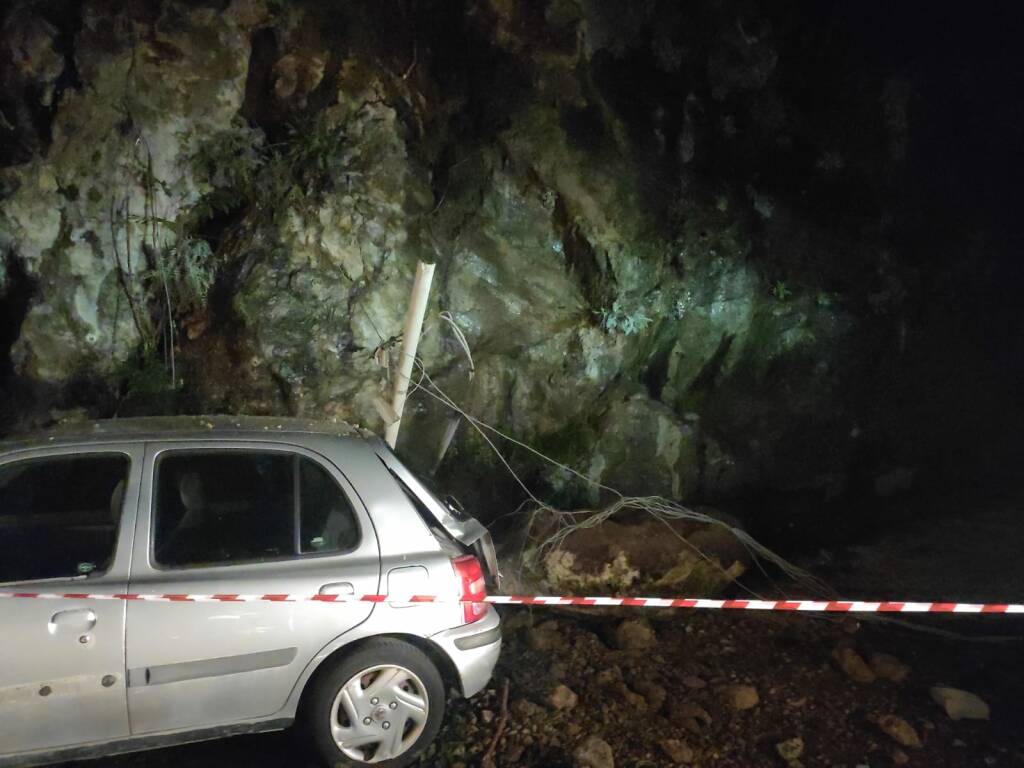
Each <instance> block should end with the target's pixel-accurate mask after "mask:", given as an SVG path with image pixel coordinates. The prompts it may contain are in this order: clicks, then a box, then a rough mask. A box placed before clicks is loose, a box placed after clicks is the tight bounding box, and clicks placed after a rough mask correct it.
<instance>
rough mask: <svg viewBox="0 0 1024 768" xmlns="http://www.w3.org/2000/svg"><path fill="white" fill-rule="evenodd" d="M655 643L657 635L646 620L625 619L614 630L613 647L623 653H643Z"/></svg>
mask: <svg viewBox="0 0 1024 768" xmlns="http://www.w3.org/2000/svg"><path fill="white" fill-rule="evenodd" d="M657 642H658V638H657V635H655V634H654V630H653V629H652V628H651V623H650V622H649V621H647V619H643V618H641V619H626V620H625V621H623V622H622V623H621V624H619V626H618V628H617V629H616V630H615V645H616V646H617V647H618V648H620V649H622V650H624V651H643V650H646V649H648V648H652V647H654V645H655V644H656V643H657Z"/></svg>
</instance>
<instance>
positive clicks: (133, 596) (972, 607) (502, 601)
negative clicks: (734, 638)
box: [0, 592, 1024, 614]
mask: <svg viewBox="0 0 1024 768" xmlns="http://www.w3.org/2000/svg"><path fill="white" fill-rule="evenodd" d="M5 598H8V599H37V600H127V601H146V602H157V603H259V602H268V603H490V604H492V605H574V606H585V607H592V606H610V607H614V606H624V607H629V608H695V609H712V610H727V611H736V610H739V611H803V612H806V613H986V614H990V613H1024V604H1019V603H938V602H930V603H912V602H872V601H864V600H709V599H703V598H689V597H674V598H673V597H555V596H546V595H487V596H486V597H481V598H478V599H476V600H463V599H461V598H459V597H456V596H451V597H445V596H440V595H404V596H396V595H288V594H267V595H236V594H218V595H192V594H164V595H160V594H138V593H128V594H115V593H112V594H90V593H85V592H0V599H5Z"/></svg>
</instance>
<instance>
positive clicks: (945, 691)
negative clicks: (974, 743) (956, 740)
mask: <svg viewBox="0 0 1024 768" xmlns="http://www.w3.org/2000/svg"><path fill="white" fill-rule="evenodd" d="M931 694H932V700H933V701H934V702H935V703H936V704H938V705H939V706H940V707H942V708H943V709H944V710H946V714H947V715H949V718H950V719H951V720H988V719H989V716H990V714H991V713H990V711H989V707H988V704H986V703H985V701H984V700H983V699H982V698H981V697H980V696H976V695H975V694H973V693H968V692H967V691H961V690H960V689H959V688H946V687H945V686H941V685H936V686H935V687H934V688H932V690H931Z"/></svg>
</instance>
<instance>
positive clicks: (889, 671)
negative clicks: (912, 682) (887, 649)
mask: <svg viewBox="0 0 1024 768" xmlns="http://www.w3.org/2000/svg"><path fill="white" fill-rule="evenodd" d="M871 671H872V672H874V673H875V674H876V675H878V677H880V678H882V679H883V680H889V681H890V682H893V683H902V682H903V681H904V680H906V679H907V676H908V675H909V674H910V667H908V666H907V665H906V664H904V663H903V662H902V661H900V660H899V659H897V658H896V657H895V656H890V655H889V654H888V653H876V654H873V655H872V656H871Z"/></svg>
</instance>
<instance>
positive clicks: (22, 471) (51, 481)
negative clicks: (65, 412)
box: [0, 454, 131, 582]
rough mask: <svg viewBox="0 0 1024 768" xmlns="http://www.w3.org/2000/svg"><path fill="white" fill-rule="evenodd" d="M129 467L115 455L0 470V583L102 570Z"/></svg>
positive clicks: (110, 554)
mask: <svg viewBox="0 0 1024 768" xmlns="http://www.w3.org/2000/svg"><path fill="white" fill-rule="evenodd" d="M130 465H131V460H130V459H129V458H128V457H127V456H125V455H123V454H79V455H68V456H54V457H52V458H49V457H48V458H38V459H26V460H25V461H17V462H13V463H11V464H6V465H4V466H2V467H0V542H3V547H2V550H0V582H10V581H32V580H36V579H52V578H71V577H74V576H85V575H90V574H91V575H99V574H101V573H103V572H104V571H106V570H107V569H108V568H109V567H110V565H111V563H112V562H113V560H114V554H115V551H116V547H117V531H118V527H119V523H120V521H121V508H122V506H123V503H124V489H125V486H126V484H127V481H128V470H129V467H130Z"/></svg>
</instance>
